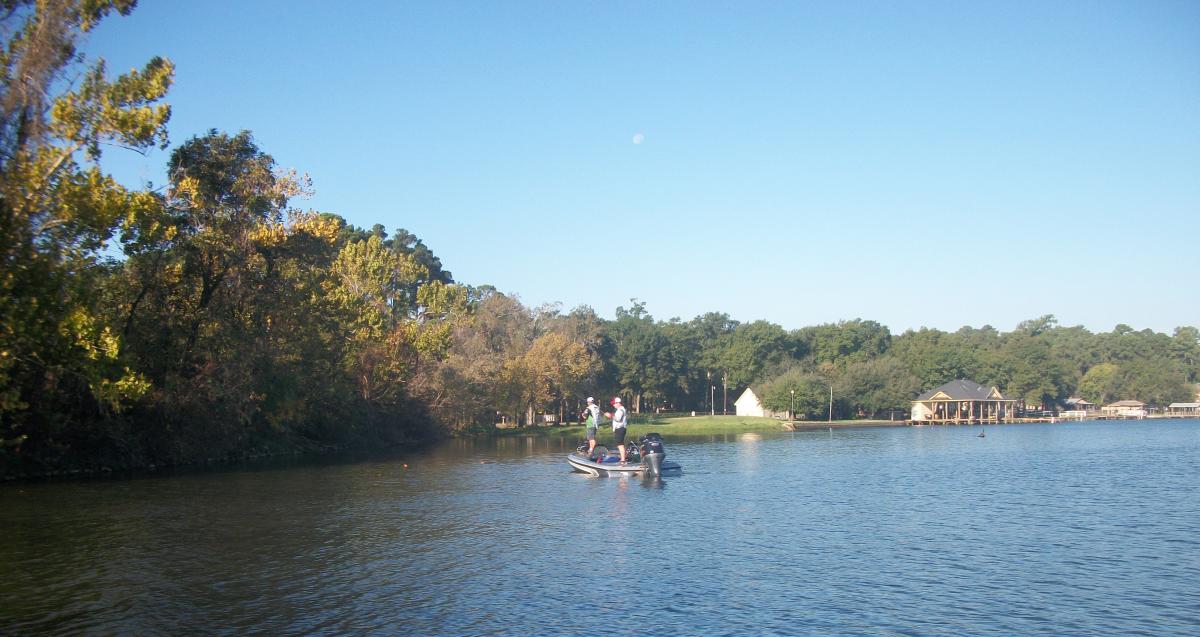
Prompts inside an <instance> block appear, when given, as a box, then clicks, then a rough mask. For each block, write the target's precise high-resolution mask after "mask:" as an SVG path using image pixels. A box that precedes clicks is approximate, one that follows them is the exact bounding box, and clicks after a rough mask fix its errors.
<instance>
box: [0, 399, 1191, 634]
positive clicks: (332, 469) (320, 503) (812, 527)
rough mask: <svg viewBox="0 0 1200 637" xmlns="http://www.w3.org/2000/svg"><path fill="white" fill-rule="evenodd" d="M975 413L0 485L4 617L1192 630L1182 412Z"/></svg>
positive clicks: (196, 626) (259, 623) (470, 444)
mask: <svg viewBox="0 0 1200 637" xmlns="http://www.w3.org/2000/svg"><path fill="white" fill-rule="evenodd" d="M978 431H979V430H978V428H967V427H959V428H953V427H950V428H944V427H936V428H935V427H922V428H871V429H850V430H835V431H834V432H833V433H829V432H828V431H815V432H797V433H791V434H778V435H774V434H770V435H743V436H740V437H739V436H727V437H717V438H711V439H710V438H703V439H689V440H678V439H675V440H673V439H672V437H671V436H670V434H669V432H665V433H667V441H668V453H669V454H670V456H671V457H672V458H673V459H675V460H678V461H679V462H680V463H681V464H682V465H683V466H684V471H685V473H684V475H682V476H679V477H672V478H665V479H663V480H661V481H657V482H656V481H643V480H641V479H619V478H613V479H598V478H590V477H586V476H584V475H582V474H572V473H569V470H568V468H567V466H566V463H565V462H564V461H563V456H564V454H565V453H566V452H567V451H569V450H570V448H571V447H573V444H574V441H573V440H556V439H539V440H533V439H513V438H509V439H503V440H499V441H455V442H453V443H451V444H448V445H446V446H444V447H441V448H439V449H436V450H434V451H431V452H429V453H426V454H422V455H415V456H409V457H407V458H403V459H388V460H378V459H377V460H368V461H360V462H355V463H324V464H320V465H304V466H294V467H286V468H271V469H261V470H243V471H234V472H228V473H210V474H206V473H196V474H187V475H175V476H158V477H149V478H141V479H134V480H124V481H117V480H113V481H93V482H83V483H59V484H37V485H19V486H18V485H9V486H5V487H0V634H40V633H55V634H63V633H67V634H78V633H97V634H113V633H125V634H137V635H145V634H180V633H193V634H194V633H200V634H231V635H240V634H245V633H248V632H262V633H265V634H353V635H359V634H410V635H425V634H428V635H559V634H604V635H609V634H612V635H642V634H648V632H653V633H654V634H660V635H695V634H705V635H764V634H776V635H805V634H844V635H863V634H869V635H1155V636H1161V635H1196V634H1200V422H1198V421H1195V420H1191V421H1173V422H1152V421H1141V422H1133V421H1129V422H1118V423H1072V424H1055V425H1010V426H999V427H989V428H988V429H987V437H986V438H978V437H977V436H976V434H977V433H978ZM405 464H407V468H406V467H405V466H404V465H405ZM651 628H653V630H651Z"/></svg>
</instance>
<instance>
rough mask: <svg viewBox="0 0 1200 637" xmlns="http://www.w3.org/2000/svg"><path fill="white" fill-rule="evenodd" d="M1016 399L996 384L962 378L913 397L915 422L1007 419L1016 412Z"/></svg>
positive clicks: (993, 420)
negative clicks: (986, 384)
mask: <svg viewBox="0 0 1200 637" xmlns="http://www.w3.org/2000/svg"><path fill="white" fill-rule="evenodd" d="M1016 402H1017V401H1016V400H1015V399H1012V398H1005V397H1004V395H1003V394H1001V393H1000V390H999V389H996V388H995V387H984V386H983V385H980V384H979V383H977V382H975V381H973V380H966V379H963V378H960V379H958V380H952V381H950V382H948V383H946V384H945V385H942V386H941V387H938V388H936V389H931V390H929V391H927V392H925V393H923V394H921V395H920V396H917V398H916V400H914V401H912V419H913V421H914V422H933V423H955V424H958V423H963V424H966V423H973V422H980V423H982V422H1006V421H1009V420H1011V419H1012V418H1013V416H1015V410H1014V405H1015V404H1016Z"/></svg>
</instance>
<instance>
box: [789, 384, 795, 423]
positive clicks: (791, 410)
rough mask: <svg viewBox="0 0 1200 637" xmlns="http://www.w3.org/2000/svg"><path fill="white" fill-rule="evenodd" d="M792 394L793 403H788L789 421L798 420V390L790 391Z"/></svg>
mask: <svg viewBox="0 0 1200 637" xmlns="http://www.w3.org/2000/svg"><path fill="white" fill-rule="evenodd" d="M788 391H789V392H791V394H792V401H791V402H790V403H788V420H795V419H796V390H794V389H789V390H788Z"/></svg>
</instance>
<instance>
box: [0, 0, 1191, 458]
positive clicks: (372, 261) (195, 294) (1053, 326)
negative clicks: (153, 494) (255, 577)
mask: <svg viewBox="0 0 1200 637" xmlns="http://www.w3.org/2000/svg"><path fill="white" fill-rule="evenodd" d="M133 7H134V2H133V1H132V0H89V1H86V2H84V1H82V0H52V1H42V2H35V1H34V0H13V1H10V2H6V3H4V4H3V5H0V12H2V13H0V24H2V25H3V33H4V34H5V37H6V38H7V41H6V43H5V48H4V50H3V52H2V53H0V72H2V73H3V75H2V76H0V84H2V88H3V93H2V94H0V474H2V475H16V474H32V473H44V472H48V471H58V470H64V469H92V470H94V469H100V468H104V467H110V468H118V467H131V466H143V465H148V464H163V463H167V464H170V463H184V462H198V461H205V460H209V459H214V460H218V459H227V458H233V457H243V456H246V455H248V454H256V453H277V452H283V451H304V450H319V449H327V448H336V447H343V446H349V445H372V446H377V445H404V444H411V443H414V442H418V441H421V440H425V439H430V438H433V437H437V436H441V435H445V434H446V433H447V432H458V431H480V430H482V431H486V430H488V429H490V428H491V427H492V426H493V425H494V424H495V423H496V422H497V421H498V420H499V419H506V420H513V421H518V422H523V423H527V424H528V423H532V422H533V421H534V420H535V418H536V417H537V416H538V415H540V414H547V413H548V414H554V415H555V416H556V418H558V419H563V418H567V417H569V416H570V415H571V414H573V413H576V412H577V411H578V409H579V408H580V407H581V405H582V400H583V398H584V397H586V396H587V395H596V396H607V395H612V394H619V395H622V396H624V397H626V400H627V401H628V402H629V403H630V404H631V406H632V407H633V408H634V410H635V411H649V410H671V411H686V410H696V411H703V412H707V411H709V410H713V411H718V412H720V411H724V410H725V409H726V408H727V405H729V404H730V403H731V401H732V400H733V398H735V397H736V395H737V394H738V393H740V392H741V391H742V390H743V389H744V388H746V387H748V386H754V387H755V388H756V390H758V391H759V394H760V395H761V396H762V397H763V400H764V402H765V404H766V406H767V407H770V408H772V409H776V410H780V411H783V410H787V409H789V408H791V407H792V406H794V407H795V410H796V411H797V412H798V413H799V414H801V415H805V416H808V417H818V416H819V415H822V414H825V413H826V410H827V409H828V407H827V399H828V391H829V388H830V387H832V388H833V390H834V395H835V397H836V398H835V401H834V405H833V415H834V416H835V417H855V416H878V415H880V414H883V413H886V412H888V411H890V410H897V409H899V410H906V409H907V407H908V401H909V400H911V399H912V397H914V396H915V395H916V393H917V392H919V391H920V390H922V389H927V388H930V387H933V386H935V385H938V384H940V383H942V382H945V381H946V380H950V379H953V378H957V377H966V378H971V379H974V380H976V381H979V382H981V383H985V384H992V385H996V386H998V387H1000V388H1001V389H1002V390H1003V391H1005V392H1006V393H1008V394H1012V395H1014V396H1015V397H1019V398H1023V399H1025V400H1026V401H1027V402H1029V403H1036V404H1040V405H1044V406H1046V407H1047V408H1052V407H1053V406H1054V405H1056V404H1059V403H1061V401H1062V400H1063V399H1065V398H1066V397H1067V396H1068V395H1071V394H1077V395H1080V396H1082V397H1084V398H1087V399H1089V400H1092V401H1093V402H1107V401H1110V400H1113V399H1117V398H1138V399H1141V400H1144V401H1147V402H1151V403H1158V404H1165V403H1167V402H1172V401H1183V400H1191V399H1192V397H1193V396H1194V393H1195V390H1194V383H1196V382H1197V373H1198V371H1200V334H1198V332H1197V330H1196V328H1194V327H1181V328H1178V329H1176V330H1175V331H1174V333H1173V334H1172V335H1169V336H1168V335H1165V334H1160V333H1155V332H1152V331H1150V330H1143V331H1134V330H1132V329H1130V328H1128V327H1126V326H1118V327H1117V328H1115V329H1114V330H1113V331H1112V332H1109V333H1101V334H1093V333H1090V332H1088V331H1087V330H1085V329H1083V328H1082V327H1062V326H1059V325H1057V323H1056V321H1055V320H1054V318H1053V317H1042V318H1040V319H1036V320H1032V321H1027V322H1025V323H1022V324H1021V325H1020V326H1018V327H1017V328H1016V329H1015V330H1014V331H1012V332H1010V333H1000V332H998V331H996V330H995V329H993V328H991V327H983V328H980V329H975V328H963V329H961V330H959V331H957V332H953V333H947V332H941V331H938V330H928V329H922V330H919V331H909V332H905V333H903V334H900V335H895V336H894V335H892V334H891V333H890V332H889V331H888V329H887V328H886V327H884V326H882V325H880V324H878V323H876V322H874V321H869V320H853V321H845V322H840V323H837V324H828V325H819V326H813V327H806V328H803V329H800V330H794V331H787V330H784V329H783V328H781V327H780V326H778V325H775V324H772V323H769V322H766V321H754V322H750V323H740V322H738V321H734V320H732V319H731V318H730V317H729V315H728V314H724V313H720V312H712V313H708V314H704V315H702V316H698V317H696V318H694V319H692V320H690V321H682V320H680V319H671V320H667V321H660V320H655V319H654V318H653V317H652V316H651V315H650V314H649V313H648V311H647V309H646V305H645V303H643V302H640V301H638V300H636V299H634V300H631V302H630V306H629V307H628V308H625V307H622V308H618V309H617V312H616V316H615V317H614V318H612V319H605V318H602V317H600V316H598V315H597V314H596V313H595V311H593V310H592V309H591V308H588V307H579V308H575V309H573V310H570V311H569V312H565V313H564V312H562V311H561V309H560V308H559V307H557V306H545V307H538V308H530V307H527V306H525V305H523V304H522V303H521V302H520V300H519V299H518V298H516V297H514V296H511V295H506V294H503V293H501V292H499V291H497V290H496V289H495V288H493V287H490V286H487V285H481V286H473V285H466V284H463V283H460V282H456V281H455V280H454V278H453V276H452V274H451V272H450V271H449V270H447V269H445V268H444V267H443V265H442V263H441V261H440V260H439V259H438V257H436V256H435V255H434V253H433V252H432V251H431V250H430V249H429V247H427V246H426V245H425V244H424V243H423V242H422V241H421V240H420V239H419V238H418V237H416V236H415V235H413V234H411V233H409V232H407V231H405V230H403V229H395V230H393V231H392V232H388V231H387V230H386V229H385V228H384V227H383V226H381V225H376V226H374V227H372V228H369V229H365V228H359V227H356V226H354V225H352V224H349V223H347V222H346V220H345V219H344V218H342V217H340V216H338V215H336V214H331V213H321V212H314V211H309V210H302V209H299V208H297V207H295V206H294V205H293V202H294V201H296V200H297V199H298V198H302V197H303V196H304V195H305V194H306V193H307V192H308V190H309V188H310V185H309V182H308V179H307V177H306V176H304V175H300V174H298V173H296V172H294V171H289V170H283V169H281V168H280V167H279V166H278V165H276V163H275V161H274V160H273V158H272V157H271V156H270V155H269V154H268V153H267V152H265V151H264V150H263V149H260V148H259V147H258V145H257V144H256V142H255V141H254V139H253V137H252V135H251V134H250V133H249V132H245V131H243V132H238V133H227V132H221V131H216V130H212V131H209V132H207V133H205V134H203V135H198V136H195V137H192V138H191V139H188V140H186V141H184V142H183V143H182V144H180V145H179V146H177V147H176V148H175V149H174V150H173V151H172V152H171V154H170V158H169V160H168V164H167V175H168V177H167V183H166V184H163V185H162V186H160V187H155V186H154V185H152V184H148V185H147V186H146V187H144V188H140V189H131V188H128V187H125V186H122V185H121V184H118V183H117V182H116V181H115V180H114V179H113V178H112V177H111V176H109V175H108V174H107V173H106V172H104V170H103V169H102V167H101V164H100V160H101V158H102V154H103V153H102V151H105V150H107V149H110V148H113V147H121V148H125V149H133V150H145V149H149V148H153V147H161V148H166V147H167V144H168V140H167V135H166V123H167V121H168V119H169V117H170V108H169V107H168V106H167V105H166V104H165V103H163V99H164V98H165V96H166V94H167V92H168V90H169V87H170V85H171V82H172V79H173V74H174V69H173V66H172V65H171V63H170V62H169V61H167V60H165V59H162V58H154V59H152V60H150V61H149V62H148V63H147V64H146V65H145V66H144V67H143V68H141V69H137V70H133V71H130V72H128V73H125V74H123V75H119V76H117V77H116V78H113V79H110V78H109V74H108V73H107V71H106V68H105V65H104V62H103V60H85V59H84V58H83V56H81V54H80V53H79V52H78V50H77V43H78V41H79V40H80V38H82V37H84V36H85V35H86V34H87V33H88V32H89V31H90V30H91V29H92V28H94V26H95V25H96V24H97V23H98V22H99V21H100V20H102V19H104V18H105V17H106V16H108V15H110V14H112V13H119V14H127V13H129V11H131V10H132V9H133Z"/></svg>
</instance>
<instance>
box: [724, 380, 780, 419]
mask: <svg viewBox="0 0 1200 637" xmlns="http://www.w3.org/2000/svg"><path fill="white" fill-rule="evenodd" d="M733 409H734V413H736V414H737V415H739V416H757V417H759V418H787V412H783V411H771V410H770V409H767V408H766V407H763V404H762V401H761V400H759V399H758V395H757V394H755V393H754V390H753V389H751V388H749V387H747V388H746V391H744V392H742V395H741V396H739V397H738V399H737V400H735V401H733Z"/></svg>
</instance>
